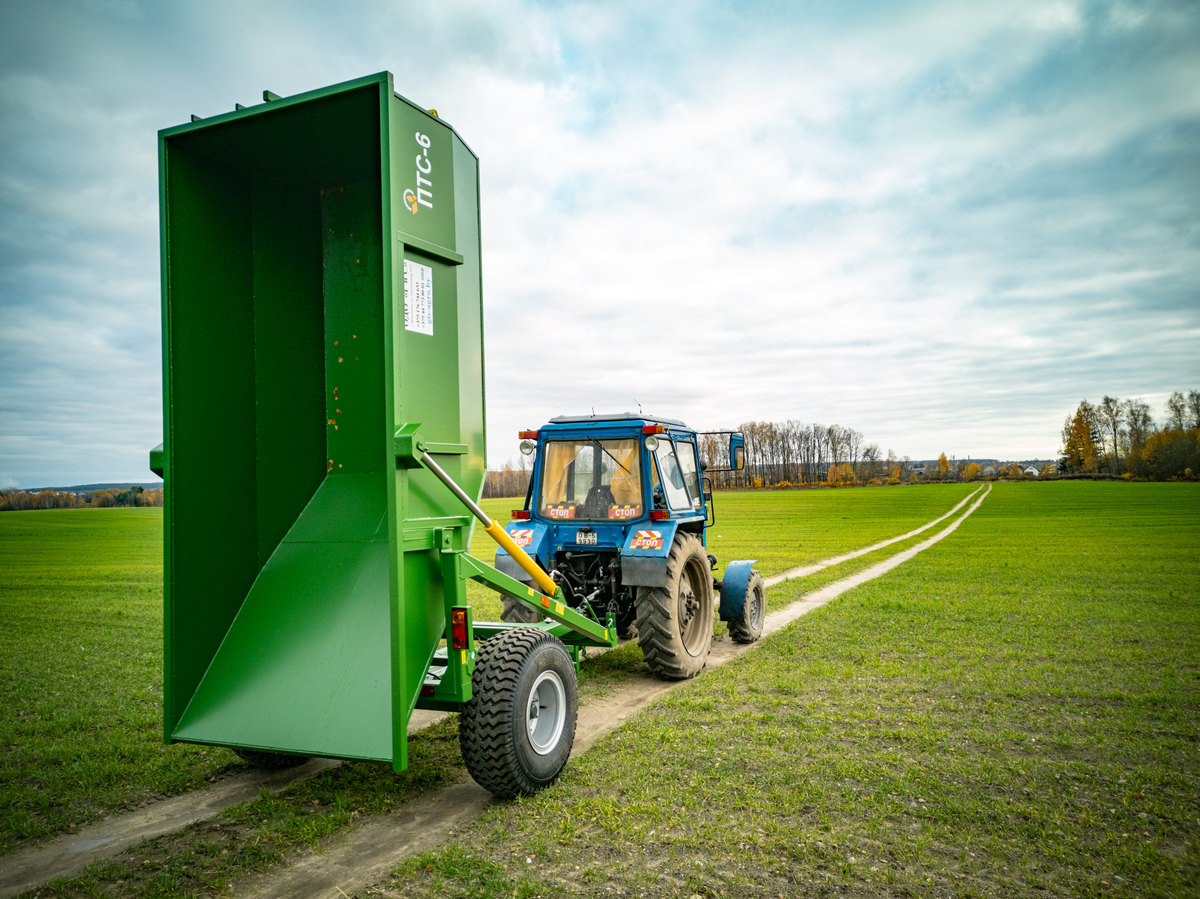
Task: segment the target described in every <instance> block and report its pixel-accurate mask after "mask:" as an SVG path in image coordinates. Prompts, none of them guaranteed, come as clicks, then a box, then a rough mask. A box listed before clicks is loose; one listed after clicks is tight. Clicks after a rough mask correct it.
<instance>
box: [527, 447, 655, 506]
mask: <svg viewBox="0 0 1200 899" xmlns="http://www.w3.org/2000/svg"><path fill="white" fill-rule="evenodd" d="M538 497H539V498H538V509H539V512H540V514H541V515H542V516H544V517H546V518H570V519H575V520H579V521H614V520H620V519H624V518H639V517H641V514H642V472H641V464H640V461H639V456H638V441H637V440H636V439H634V438H629V439H626V440H596V439H594V438H590V437H580V438H576V439H573V440H548V441H546V444H545V446H544V447H543V448H542V482H541V489H540V490H539V492H538Z"/></svg>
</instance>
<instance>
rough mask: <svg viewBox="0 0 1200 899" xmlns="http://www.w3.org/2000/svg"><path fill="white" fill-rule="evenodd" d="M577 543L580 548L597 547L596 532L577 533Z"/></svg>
mask: <svg viewBox="0 0 1200 899" xmlns="http://www.w3.org/2000/svg"><path fill="white" fill-rule="evenodd" d="M575 542H576V543H578V544H579V545H580V546H595V545H596V532H595V531H576V532H575Z"/></svg>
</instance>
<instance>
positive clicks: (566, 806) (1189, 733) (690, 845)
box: [386, 483, 1200, 897]
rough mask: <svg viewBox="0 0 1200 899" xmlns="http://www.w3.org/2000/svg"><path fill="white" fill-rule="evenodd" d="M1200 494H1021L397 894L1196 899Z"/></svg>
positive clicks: (488, 826)
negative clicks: (1140, 898) (1143, 898)
mask: <svg viewBox="0 0 1200 899" xmlns="http://www.w3.org/2000/svg"><path fill="white" fill-rule="evenodd" d="M1198 749H1200V490H1198V489H1197V488H1196V486H1194V485H1185V484H1134V485H1128V484H1092V483H1064V484H1029V485H1026V484H1000V485H997V486H996V488H995V489H994V491H993V493H992V495H991V496H990V497H989V498H988V500H987V501H986V502H985V503H984V504H983V506H982V507H981V509H980V510H979V511H978V512H976V513H975V514H974V515H973V516H972V517H971V518H970V519H968V520H967V521H966V522H965V523H964V525H963V526H962V527H961V528H960V529H959V530H958V531H957V532H956V533H955V534H954V535H952V536H951V537H950V538H948V539H947V540H945V541H943V542H942V543H940V544H938V545H937V546H935V547H933V548H932V549H930V550H928V551H927V552H926V553H924V554H922V555H921V556H918V557H917V558H916V559H914V560H912V561H911V562H909V563H907V564H905V565H903V566H901V567H900V568H899V569H897V570H895V571H894V572H892V573H891V574H889V575H887V576H885V577H883V578H881V579H879V580H877V581H874V582H871V583H869V584H867V585H864V586H863V587H860V588H858V589H856V590H854V591H852V592H851V593H849V594H846V595H845V596H843V597H841V598H840V599H839V600H837V601H836V602H834V603H832V604H831V605H829V606H826V607H824V608H822V609H820V610H818V611H817V612H815V613H813V614H811V615H809V616H806V617H804V618H802V619H800V620H799V621H797V622H796V623H794V624H793V625H791V626H790V627H788V628H787V629H785V630H784V631H783V632H781V633H780V634H778V635H775V636H774V637H772V638H770V639H768V640H766V641H765V642H764V643H763V644H762V645H761V646H760V647H759V648H758V649H757V650H756V651H754V652H752V653H750V654H749V655H748V656H746V657H744V658H743V659H740V660H737V661H735V662H732V663H730V664H728V665H726V666H724V667H722V668H720V669H718V670H716V671H713V672H711V673H709V674H707V675H706V676H705V677H703V678H701V679H699V680H697V681H694V682H692V683H690V684H688V685H686V686H685V687H683V688H682V689H680V690H677V691H675V692H673V693H672V694H670V695H669V696H668V697H667V698H665V699H664V700H662V701H661V702H659V703H657V704H656V705H655V706H653V707H652V708H650V709H648V710H646V711H645V712H644V713H642V714H641V715H639V716H638V717H637V718H636V719H635V720H633V721H631V722H629V723H628V724H627V725H626V726H625V727H623V728H621V729H620V730H619V731H617V732H615V733H613V734H611V735H610V736H608V737H607V738H605V739H604V740H602V741H601V742H600V743H598V744H597V745H596V746H594V747H593V748H592V750H591V751H590V752H589V753H588V754H587V755H586V756H584V757H583V758H582V759H580V760H579V762H578V763H576V764H573V765H571V766H570V767H569V768H568V769H567V771H566V772H565V774H564V777H563V779H562V781H561V782H560V783H559V784H558V785H556V786H555V787H554V788H553V789H551V790H549V791H547V792H546V793H544V794H541V795H539V796H538V797H536V798H534V799H533V800H530V801H527V802H524V803H520V804H512V805H508V806H501V807H497V808H496V809H494V810H493V811H492V812H491V813H489V814H488V815H487V817H486V818H485V820H484V821H483V822H482V823H481V824H479V825H478V826H477V827H476V828H474V829H473V830H472V831H470V832H468V833H466V834H464V835H463V836H462V839H461V841H460V842H458V843H456V844H454V845H452V846H449V847H447V848H445V849H443V850H441V851H438V852H434V853H429V854H426V855H423V856H420V857H418V858H416V859H414V860H412V861H411V863H409V864H407V865H406V866H404V868H403V869H401V871H400V872H398V874H397V875H396V876H395V877H394V878H393V879H392V880H391V881H390V882H389V883H388V884H387V885H386V888H387V890H388V892H387V895H390V896H405V897H407V896H430V895H433V896H485V895H515V896H524V897H530V896H553V895H562V894H585V895H592V894H596V895H625V896H633V895H639V896H679V895H682V896H687V895H701V896H779V895H784V896H793V895H878V896H887V895H930V896H945V895H956V896H994V895H1014V896H1024V895H1033V894H1041V895H1123V896H1183V895H1196V892H1197V884H1200V845H1198V844H1200V757H1198Z"/></svg>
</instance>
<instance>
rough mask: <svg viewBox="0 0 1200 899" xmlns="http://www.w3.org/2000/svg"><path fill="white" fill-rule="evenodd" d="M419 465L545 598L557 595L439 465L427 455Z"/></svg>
mask: <svg viewBox="0 0 1200 899" xmlns="http://www.w3.org/2000/svg"><path fill="white" fill-rule="evenodd" d="M421 464H422V465H424V466H425V467H426V468H428V469H429V470H430V471H432V472H433V473H434V474H435V475H437V478H438V480H439V481H441V482H442V483H443V484H445V485H446V486H447V487H448V488H450V492H451V493H453V494H454V495H455V496H457V497H458V498H459V500H461V501H462V503H463V505H465V506H466V507H467V508H468V509H470V510H471V514H472V515H474V516H475V517H476V518H478V519H479V522H480V524H482V525H483V529H484V530H485V531H486V532H487V535H488V536H489V537H491V538H492V539H493V540H495V541H496V542H497V543H498V544H500V546H501V547H502V548H503V549H504V551H505V552H506V553H508V554H509V555H510V556H512V557H513V560H514V561H515V562H516V563H517V564H518V565H520V566H521V568H523V569H524V571H525V573H526V574H528V575H529V576H530V577H531V578H533V582H534V583H535V584H537V585H538V587H540V588H541V591H542V592H543V593H545V594H546V595H547V596H554V595H555V594H556V593H558V584H556V583H554V579H553V578H551V577H550V575H548V574H546V572H544V571H542V569H541V567H540V566H539V565H538V563H537V562H535V561H533V559H531V558H530V557H529V554H528V553H526V552H525V550H523V549H521V547H519V546H517V544H516V543H514V542H513V539H512V537H510V536H508V534H507V533H505V530H504V527H503V526H502V525H501V524H500V523H499V522H498V521H496V520H495V519H493V518H491V517H489V516H488V514H487V513H486V512H484V511H483V509H481V508H479V505H478V504H477V503H476V502H475V501H474V500H473V499H471V497H469V496H467V494H466V493H465V492H463V489H462V488H461V487H459V486H458V484H456V483H455V482H454V479H453V478H451V477H450V475H448V474H446V472H444V471H443V470H442V467H441V466H440V465H438V464H437V463H436V462H434V461H433V459H432V458H431V457H430V455H429V453H422V454H421Z"/></svg>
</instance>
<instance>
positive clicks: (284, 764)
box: [233, 749, 311, 771]
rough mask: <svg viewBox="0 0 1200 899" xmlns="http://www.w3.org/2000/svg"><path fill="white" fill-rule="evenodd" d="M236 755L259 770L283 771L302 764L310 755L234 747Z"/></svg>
mask: <svg viewBox="0 0 1200 899" xmlns="http://www.w3.org/2000/svg"><path fill="white" fill-rule="evenodd" d="M233 751H234V752H235V753H236V754H237V757H238V758H240V759H241V760H242V761H243V762H245V763H246V764H247V765H249V766H250V767H251V768H257V769H258V770H260V771H283V770H286V769H287V768H295V767H296V766H297V765H303V764H304V763H305V762H307V761H308V760H309V759H310V758H311V756H307V755H292V754H291V753H290V752H267V751H266V750H265V749H234V750H233Z"/></svg>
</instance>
